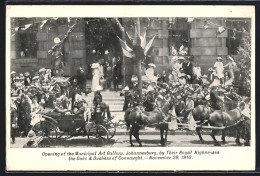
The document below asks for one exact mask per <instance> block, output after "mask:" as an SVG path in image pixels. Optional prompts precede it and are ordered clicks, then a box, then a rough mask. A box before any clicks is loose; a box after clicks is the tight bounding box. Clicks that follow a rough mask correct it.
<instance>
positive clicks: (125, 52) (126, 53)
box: [122, 47, 133, 58]
mask: <svg viewBox="0 0 260 176" xmlns="http://www.w3.org/2000/svg"><path fill="white" fill-rule="evenodd" d="M122 51H123V54H124V55H125V56H126V57H129V58H132V57H133V54H132V53H130V52H129V51H127V50H125V49H124V48H123V47H122Z"/></svg>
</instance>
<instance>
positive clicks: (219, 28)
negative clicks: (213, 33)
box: [218, 26, 226, 34]
mask: <svg viewBox="0 0 260 176" xmlns="http://www.w3.org/2000/svg"><path fill="white" fill-rule="evenodd" d="M225 30H226V29H225V28H224V27H223V26H220V27H218V33H219V34H221V33H223V32H224V31H225Z"/></svg>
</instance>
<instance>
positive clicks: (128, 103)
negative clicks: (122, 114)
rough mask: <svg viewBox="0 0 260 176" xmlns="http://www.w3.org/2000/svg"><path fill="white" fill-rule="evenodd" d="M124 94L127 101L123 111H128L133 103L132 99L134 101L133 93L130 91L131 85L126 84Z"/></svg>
mask: <svg viewBox="0 0 260 176" xmlns="http://www.w3.org/2000/svg"><path fill="white" fill-rule="evenodd" d="M123 91H124V92H123V95H125V102H124V106H123V111H126V110H127V109H128V108H130V107H131V105H132V101H133V96H132V94H131V93H130V91H129V87H128V86H126V87H125V88H124V89H123Z"/></svg>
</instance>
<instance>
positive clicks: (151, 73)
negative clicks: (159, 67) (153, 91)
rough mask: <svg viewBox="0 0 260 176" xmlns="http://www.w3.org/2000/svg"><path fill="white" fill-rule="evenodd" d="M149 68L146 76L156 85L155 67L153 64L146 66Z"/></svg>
mask: <svg viewBox="0 0 260 176" xmlns="http://www.w3.org/2000/svg"><path fill="white" fill-rule="evenodd" d="M148 66H149V68H148V69H147V70H146V76H147V77H148V79H150V81H151V82H155V83H157V77H156V76H154V68H155V67H156V66H155V65H154V64H152V63H150V64H148Z"/></svg>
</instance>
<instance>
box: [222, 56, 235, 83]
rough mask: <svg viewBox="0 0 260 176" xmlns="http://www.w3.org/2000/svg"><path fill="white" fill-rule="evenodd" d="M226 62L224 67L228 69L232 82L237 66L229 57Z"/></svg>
mask: <svg viewBox="0 0 260 176" xmlns="http://www.w3.org/2000/svg"><path fill="white" fill-rule="evenodd" d="M227 60H228V63H227V64H226V65H225V66H224V67H228V68H229V73H230V78H231V80H232V82H233V81H234V79H235V76H234V68H235V67H236V65H237V64H236V62H235V61H234V59H233V58H232V57H231V56H228V58H227Z"/></svg>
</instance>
